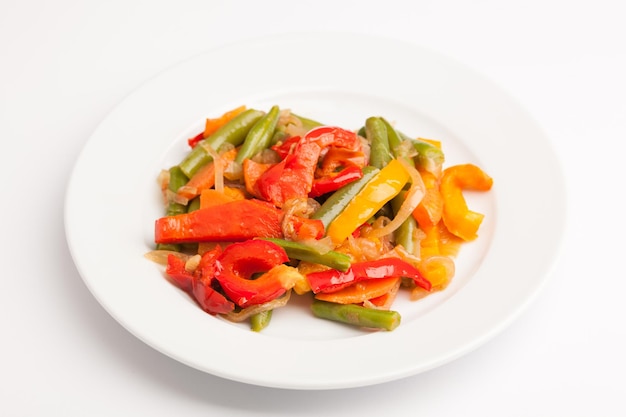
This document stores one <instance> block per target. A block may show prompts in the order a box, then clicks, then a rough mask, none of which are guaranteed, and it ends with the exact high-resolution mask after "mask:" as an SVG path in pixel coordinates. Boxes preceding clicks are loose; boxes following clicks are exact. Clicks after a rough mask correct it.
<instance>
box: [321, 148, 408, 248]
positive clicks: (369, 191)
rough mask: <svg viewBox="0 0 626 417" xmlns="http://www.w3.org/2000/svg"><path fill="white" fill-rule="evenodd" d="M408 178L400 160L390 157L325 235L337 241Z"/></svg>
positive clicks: (396, 192) (397, 189)
mask: <svg viewBox="0 0 626 417" xmlns="http://www.w3.org/2000/svg"><path fill="white" fill-rule="evenodd" d="M408 181H409V174H408V172H407V171H406V169H405V168H404V167H403V166H402V163H400V162H399V161H398V160H396V159H393V160H392V161H391V162H389V163H388V164H387V165H386V166H385V167H384V168H383V169H381V170H380V171H379V172H378V174H376V176H374V178H372V179H371V180H370V181H369V182H368V183H367V184H366V185H365V186H364V187H363V189H362V190H361V191H359V192H358V194H357V195H356V196H355V197H354V199H353V200H352V201H351V202H350V203H349V204H348V205H347V206H346V208H345V209H344V210H343V211H342V212H341V213H340V214H339V215H338V216H337V217H335V219H334V220H333V221H332V222H331V223H330V225H329V226H328V230H327V232H326V235H327V236H330V238H331V240H332V241H333V243H334V244H335V245H338V244H340V243H341V242H343V241H344V240H345V239H346V238H347V237H348V236H349V235H351V234H352V232H354V231H355V230H356V229H357V227H359V226H361V225H362V224H363V223H365V222H366V221H368V220H369V219H370V218H371V217H372V216H373V215H374V214H376V212H377V211H378V210H380V209H381V208H382V207H383V206H384V205H385V204H386V203H387V202H388V201H390V200H391V199H392V198H394V197H395V196H396V195H398V194H399V193H400V191H402V188H404V186H405V184H406V183H407V182H408Z"/></svg>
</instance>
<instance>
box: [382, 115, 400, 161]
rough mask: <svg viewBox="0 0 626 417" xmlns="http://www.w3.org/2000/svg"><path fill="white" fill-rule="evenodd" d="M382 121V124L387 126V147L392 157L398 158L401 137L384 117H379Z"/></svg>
mask: <svg viewBox="0 0 626 417" xmlns="http://www.w3.org/2000/svg"><path fill="white" fill-rule="evenodd" d="M380 119H381V120H382V121H383V124H384V125H385V127H386V128H387V138H388V140H389V149H390V150H391V153H392V154H393V156H394V157H396V158H398V157H400V156H402V155H400V152H399V150H400V144H401V143H402V137H401V136H400V134H399V133H398V132H397V131H396V129H395V128H394V127H393V126H392V125H391V123H389V122H388V121H387V120H386V119H385V118H383V117H381V118H380Z"/></svg>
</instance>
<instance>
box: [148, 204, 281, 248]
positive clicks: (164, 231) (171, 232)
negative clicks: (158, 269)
mask: <svg viewBox="0 0 626 417" xmlns="http://www.w3.org/2000/svg"><path fill="white" fill-rule="evenodd" d="M282 218H283V213H282V211H281V210H278V209H276V207H273V206H272V205H271V204H268V203H265V202H262V201H259V200H254V199H250V200H235V201H232V202H229V203H224V204H220V205H217V206H213V207H207V208H202V209H199V210H195V211H192V212H190V213H185V214H179V215H176V216H166V217H162V218H160V219H157V220H156V222H155V233H154V236H155V238H154V240H155V242H156V243H185V242H208V241H242V240H247V239H252V238H254V237H281V236H282V228H281V222H282Z"/></svg>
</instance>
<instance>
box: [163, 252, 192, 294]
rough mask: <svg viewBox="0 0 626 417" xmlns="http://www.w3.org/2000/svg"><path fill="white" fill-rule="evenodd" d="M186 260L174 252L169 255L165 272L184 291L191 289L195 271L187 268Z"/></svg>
mask: <svg viewBox="0 0 626 417" xmlns="http://www.w3.org/2000/svg"><path fill="white" fill-rule="evenodd" d="M185 263H186V262H185V260H184V259H181V258H179V257H178V256H176V255H174V254H169V255H167V266H166V267H165V273H166V274H167V276H168V277H170V278H171V279H172V281H174V284H176V286H177V287H178V288H180V289H181V290H183V291H190V290H191V283H192V281H193V273H191V272H189V271H187V270H186V269H185Z"/></svg>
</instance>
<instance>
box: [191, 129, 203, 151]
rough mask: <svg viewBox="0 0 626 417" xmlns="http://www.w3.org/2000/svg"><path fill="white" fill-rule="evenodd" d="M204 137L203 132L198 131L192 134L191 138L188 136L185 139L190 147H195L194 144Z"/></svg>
mask: <svg viewBox="0 0 626 417" xmlns="http://www.w3.org/2000/svg"><path fill="white" fill-rule="evenodd" d="M203 139H204V132H200V133H198V134H197V135H196V136H194V137H193V138H189V139H187V144H188V145H189V146H190V147H191V148H195V147H196V145H197V144H198V142H200V141H201V140H203Z"/></svg>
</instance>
